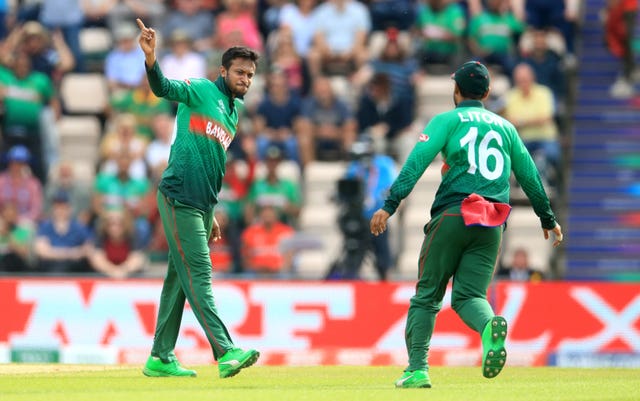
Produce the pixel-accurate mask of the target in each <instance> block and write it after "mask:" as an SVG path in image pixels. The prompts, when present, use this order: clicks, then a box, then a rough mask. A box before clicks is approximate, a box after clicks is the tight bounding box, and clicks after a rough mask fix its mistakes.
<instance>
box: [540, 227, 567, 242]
mask: <svg viewBox="0 0 640 401" xmlns="http://www.w3.org/2000/svg"><path fill="white" fill-rule="evenodd" d="M542 231H543V232H544V239H549V231H552V232H553V234H554V235H555V237H556V239H555V241H553V246H554V247H556V246H558V245H560V243H561V242H562V240H563V239H564V235H562V227H560V224H558V223H556V226H555V227H554V228H553V230H548V229H546V228H543V229H542Z"/></svg>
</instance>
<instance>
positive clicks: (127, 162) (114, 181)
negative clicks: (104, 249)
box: [92, 151, 154, 246]
mask: <svg viewBox="0 0 640 401" xmlns="http://www.w3.org/2000/svg"><path fill="white" fill-rule="evenodd" d="M132 160H133V159H132V157H131V155H130V154H129V153H127V152H126V151H124V152H122V153H120V154H119V155H118V159H117V171H116V172H115V173H105V172H102V173H99V174H98V176H97V177H96V181H95V185H94V195H93V199H92V204H93V209H94V211H95V213H96V215H101V214H103V213H104V212H105V211H107V210H109V209H110V208H113V207H118V208H122V209H123V210H124V211H125V212H126V213H127V215H128V216H129V218H130V219H132V222H133V227H134V229H135V232H136V237H137V238H138V240H139V241H140V243H141V244H142V245H143V246H146V245H147V244H148V242H149V241H150V240H151V236H152V227H151V223H150V220H149V214H150V213H151V206H152V205H153V203H152V199H153V198H154V196H153V193H152V185H151V182H150V181H149V180H148V179H147V178H146V177H142V178H134V177H132V176H131V175H130V174H129V171H130V169H131V163H132Z"/></svg>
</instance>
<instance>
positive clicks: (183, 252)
mask: <svg viewBox="0 0 640 401" xmlns="http://www.w3.org/2000/svg"><path fill="white" fill-rule="evenodd" d="M137 23H138V26H139V27H140V31H141V33H140V39H139V43H140V47H141V48H142V51H143V52H144V55H145V65H146V68H147V78H148V80H149V85H150V86H151V89H152V91H153V93H154V94H155V95H156V96H158V97H164V98H166V99H168V100H172V101H176V102H178V103H179V105H178V112H177V117H176V118H177V134H176V139H175V142H174V143H173V145H172V146H171V154H170V156H169V164H168V166H167V168H166V170H165V171H164V173H163V175H162V180H161V181H160V185H159V189H158V194H157V199H158V210H159V212H160V217H161V219H162V225H163V227H164V231H165V234H166V236H167V242H168V243H169V265H168V267H167V275H166V277H165V279H164V284H163V288H162V294H161V296H160V307H159V310H158V320H157V324H156V331H155V335H154V339H153V347H152V349H151V355H150V356H149V359H148V360H147V363H146V364H145V366H144V369H143V373H144V374H145V375H147V376H155V377H157V376H196V372H195V371H193V370H190V369H185V368H184V367H182V366H181V365H180V363H179V362H178V360H177V358H176V356H175V354H174V348H175V345H176V340H177V338H178V333H179V330H180V322H181V319H182V312H183V310H184V304H185V299H188V300H189V304H190V305H191V309H192V310H193V313H194V314H195V316H196V318H197V319H198V322H199V323H200V325H201V326H202V328H203V330H204V333H205V335H206V337H207V339H208V340H209V344H211V349H212V350H213V356H214V358H215V359H216V360H217V361H218V370H219V374H220V377H221V378H225V377H231V376H234V375H236V374H237V373H238V372H239V371H240V370H241V369H243V368H246V367H249V366H251V365H253V364H254V363H255V362H256V361H257V360H258V357H259V356H260V353H259V352H258V351H255V350H248V351H244V350H242V349H240V348H236V347H235V346H234V344H233V342H232V340H231V337H230V335H229V332H228V331H227V328H226V327H225V325H224V323H223V322H222V320H221V319H220V316H219V315H218V312H217V310H216V306H215V304H214V300H213V293H212V288H211V274H212V273H211V271H212V266H211V259H210V257H209V246H208V241H209V238H210V237H211V238H212V239H213V240H217V239H219V238H220V227H219V226H218V222H217V221H216V219H215V218H214V215H213V208H214V206H215V205H216V203H217V202H218V198H217V197H218V192H219V191H220V186H221V183H222V177H223V175H224V171H225V162H226V153H225V152H226V150H227V148H228V147H229V144H230V143H231V141H232V140H233V138H234V136H235V134H236V127H237V126H238V108H239V107H241V106H242V104H243V103H242V100H241V99H242V97H243V96H244V95H245V94H246V93H247V91H248V90H249V87H250V86H251V80H252V78H253V76H254V74H255V71H256V64H257V61H258V54H257V53H256V52H254V51H253V50H251V49H248V48H245V47H232V48H230V49H228V50H227V51H226V52H225V53H224V54H223V55H222V65H221V66H220V75H219V77H218V79H217V80H216V81H215V82H211V81H209V80H207V79H192V80H185V81H178V80H169V79H167V78H165V77H164V75H162V71H161V70H160V67H159V66H158V63H157V61H156V55H155V47H156V34H155V31H154V30H153V29H151V28H147V27H145V25H144V23H143V22H142V21H141V20H140V19H138V20H137Z"/></svg>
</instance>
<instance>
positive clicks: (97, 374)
mask: <svg viewBox="0 0 640 401" xmlns="http://www.w3.org/2000/svg"><path fill="white" fill-rule="evenodd" d="M198 373H199V376H198V377H197V378H181V379H176V378H160V379H159V378H148V377H144V376H143V375H142V374H141V372H140V367H138V366H136V367H131V366H85V365H28V364H8V365H0V400H2V401H14V400H24V401H38V400H47V401H75V400H88V401H102V400H104V401H143V400H153V401H164V400H171V401H180V400H186V401H196V400H228V401H240V400H252V401H253V400H255V401H287V400H295V401H335V400H348V401H360V400H363V401H378V400H379V401H393V400H402V401H411V400H429V401H454V400H455V401H466V400H473V401H483V400H491V401H495V400H501V401H507V400H508V401H512V400H513V401H551V400H563V401H568V400H576V401H588V400H593V401H604V400H612V401H614V400H615V401H626V400H628V401H638V400H640V370H639V369H563V368H547V367H545V368H523V367H507V368H505V370H504V371H503V372H502V373H501V375H500V376H499V377H497V378H496V379H492V380H488V379H484V378H483V377H482V376H481V374H480V370H479V368H470V367H434V368H432V369H431V381H432V382H433V388H431V389H396V388H394V387H393V382H394V380H395V379H396V378H397V377H398V376H399V375H400V374H401V368H399V367H361V366H322V367H282V366H278V367H272V366H256V367H252V368H250V369H248V370H246V371H243V372H242V373H240V374H239V375H238V376H236V377H233V378H229V379H225V380H221V379H219V378H218V376H217V373H218V371H217V368H216V367H215V366H201V367H199V368H198Z"/></svg>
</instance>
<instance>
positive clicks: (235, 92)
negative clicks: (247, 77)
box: [224, 75, 249, 97]
mask: <svg viewBox="0 0 640 401" xmlns="http://www.w3.org/2000/svg"><path fill="white" fill-rule="evenodd" d="M224 83H225V85H227V88H229V90H230V91H231V93H233V96H235V97H242V96H244V95H246V94H247V91H248V90H249V88H247V87H245V90H244V92H241V93H240V92H238V89H237V88H238V87H237V86H236V85H234V84H233V82H231V80H230V79H229V75H227V76H226V77H224Z"/></svg>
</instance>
